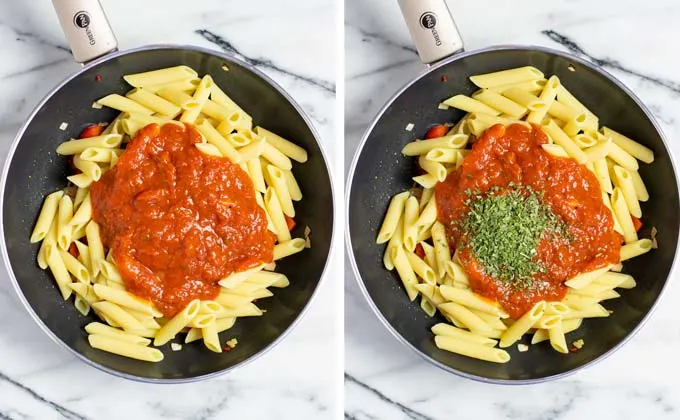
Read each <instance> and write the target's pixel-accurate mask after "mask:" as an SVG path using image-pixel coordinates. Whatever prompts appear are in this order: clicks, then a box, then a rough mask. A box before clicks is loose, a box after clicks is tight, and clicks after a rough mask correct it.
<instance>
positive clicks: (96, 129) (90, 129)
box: [80, 124, 104, 139]
mask: <svg viewBox="0 0 680 420" xmlns="http://www.w3.org/2000/svg"><path fill="white" fill-rule="evenodd" d="M102 131H104V127H102V126H101V125H99V124H92V125H88V126H87V127H85V129H84V130H83V132H82V133H80V138H81V139H87V138H90V137H95V136H98V135H100V134H101V133H102Z"/></svg>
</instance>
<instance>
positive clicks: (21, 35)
mask: <svg viewBox="0 0 680 420" xmlns="http://www.w3.org/2000/svg"><path fill="white" fill-rule="evenodd" d="M0 25H1V26H4V27H6V28H8V29H9V30H11V31H12V32H14V34H15V35H16V38H15V39H16V41H19V42H26V41H27V40H33V41H35V42H36V43H37V44H40V45H45V46H47V47H50V48H54V49H57V50H60V51H64V52H66V53H68V54H71V50H70V49H69V48H68V47H67V46H66V45H64V44H60V43H55V42H52V41H50V40H47V39H45V38H43V37H41V36H39V35H37V34H35V33H33V32H30V31H24V30H21V29H18V28H15V27H14V26H12V25H9V24H7V23H5V22H0Z"/></svg>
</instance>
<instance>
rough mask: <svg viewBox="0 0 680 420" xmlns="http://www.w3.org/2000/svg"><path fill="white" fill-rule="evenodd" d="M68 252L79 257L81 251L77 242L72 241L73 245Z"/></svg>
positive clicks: (74, 256)
mask: <svg viewBox="0 0 680 420" xmlns="http://www.w3.org/2000/svg"><path fill="white" fill-rule="evenodd" d="M68 253H69V254H71V255H73V258H78V256H79V255H80V252H78V247H77V246H76V244H75V243H73V242H72V243H71V246H69V247H68Z"/></svg>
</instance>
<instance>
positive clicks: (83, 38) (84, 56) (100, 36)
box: [52, 0, 118, 64]
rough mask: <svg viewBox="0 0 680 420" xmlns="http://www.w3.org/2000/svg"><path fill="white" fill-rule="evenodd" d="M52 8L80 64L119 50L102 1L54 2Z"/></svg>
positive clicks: (67, 0)
mask: <svg viewBox="0 0 680 420" xmlns="http://www.w3.org/2000/svg"><path fill="white" fill-rule="evenodd" d="M52 5H53V6H54V9H55V10H56V11H57V16H58V17H59V23H60V24H61V28H62V29H63V30H64V35H66V40H67V41H68V43H69V46H70V47H71V52H72V53H73V57H74V58H75V59H76V61H77V62H79V63H83V64H85V63H87V62H89V61H92V60H94V59H95V58H99V57H101V56H103V55H106V54H108V53H110V52H113V51H116V50H117V49H118V41H117V40H116V36H115V35H114V34H113V30H112V29H111V25H110V24H109V20H108V19H107V18H106V14H105V13H104V9H103V8H102V5H101V3H99V0H52Z"/></svg>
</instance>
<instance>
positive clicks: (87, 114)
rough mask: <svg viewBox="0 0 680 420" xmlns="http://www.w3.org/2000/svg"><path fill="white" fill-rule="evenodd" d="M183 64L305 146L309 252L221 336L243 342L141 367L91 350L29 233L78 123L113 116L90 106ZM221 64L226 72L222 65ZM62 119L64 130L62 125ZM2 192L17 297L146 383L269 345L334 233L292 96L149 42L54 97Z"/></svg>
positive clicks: (62, 181) (303, 211)
mask: <svg viewBox="0 0 680 420" xmlns="http://www.w3.org/2000/svg"><path fill="white" fill-rule="evenodd" d="M182 64H183V65H187V66H190V67H192V68H193V69H195V70H196V71H197V72H198V73H199V75H204V74H210V75H211V76H212V77H213V79H214V80H215V83H217V85H219V86H220V87H222V88H223V89H224V90H225V91H226V93H227V94H228V95H229V96H230V97H231V98H232V99H234V100H235V101H236V102H237V103H238V104H240V105H241V106H242V107H243V108H244V109H245V110H246V111H247V112H249V113H250V114H251V115H252V117H253V120H254V121H255V123H256V124H261V125H262V126H263V127H265V128H267V129H269V130H271V131H273V132H275V133H277V134H279V135H281V136H283V137H285V138H288V139H290V140H292V141H294V142H296V143H297V144H299V145H300V146H302V147H304V148H305V149H306V150H307V152H308V154H309V160H308V161H307V162H306V163H304V164H296V165H294V172H295V176H296V178H297V180H298V182H299V184H300V188H301V189H302V192H303V194H304V195H305V197H304V200H303V201H302V204H301V205H297V206H296V210H297V216H296V222H297V226H296V228H295V230H294V231H293V236H294V237H303V236H304V229H305V226H309V227H310V229H311V232H312V234H311V240H312V248H311V249H307V250H305V251H304V252H302V253H300V254H297V255H295V256H291V257H289V258H286V259H284V260H283V261H281V263H280V264H277V271H280V272H283V273H284V274H286V275H287V276H288V278H289V279H290V283H291V285H290V286H289V287H288V288H285V289H275V290H274V292H275V293H274V296H273V297H271V298H267V299H263V300H261V301H260V302H258V306H261V308H263V309H265V310H266V311H267V312H266V314H265V315H264V316H262V317H251V318H240V319H238V320H237V322H236V325H235V326H234V327H233V328H232V329H231V330H228V331H226V332H224V333H222V334H221V335H220V337H221V342H222V343H224V342H225V341H226V340H228V339H229V338H231V337H236V338H238V341H239V344H238V346H236V348H234V349H233V350H232V351H230V352H229V353H223V354H216V353H212V352H210V351H208V350H207V349H206V348H204V346H203V345H202V344H198V343H192V344H189V345H185V346H184V348H183V350H182V351H180V352H173V351H171V350H170V348H169V345H167V346H165V347H163V348H162V351H163V352H164V354H165V360H163V361H162V362H160V363H157V364H153V363H145V362H140V361H135V360H131V359H126V358H123V357H119V356H116V355H112V354H108V353H105V352H102V351H98V350H94V349H92V348H90V346H89V345H88V343H87V335H86V333H85V331H84V330H83V327H84V326H85V325H86V324H88V323H89V322H92V321H95V320H96V317H95V316H94V315H91V316H88V317H83V316H81V315H80V314H79V313H78V312H77V311H76V310H75V308H74V307H73V302H72V300H73V299H71V300H70V301H68V302H64V301H62V300H61V297H60V294H59V291H58V290H57V288H56V286H55V282H54V279H53V278H52V275H51V274H50V273H49V272H47V271H43V270H41V269H40V268H39V267H38V265H37V263H36V255H37V252H38V245H37V244H33V245H32V244H29V242H28V239H29V236H30V234H31V232H32V230H33V225H34V223H35V220H36V218H37V215H38V212H39V211H40V207H41V204H42V201H43V198H44V196H45V195H46V194H47V193H49V192H52V191H55V190H58V189H61V188H63V187H65V186H66V184H67V180H66V176H67V175H69V174H70V169H69V167H68V165H67V159H66V158H63V157H60V156H57V155H56V153H55V149H56V147H57V145H58V144H59V143H61V142H63V141H65V140H67V139H68V138H69V137H76V136H77V135H78V134H79V133H80V132H81V131H82V129H83V128H84V127H86V126H87V125H89V124H92V123H96V122H100V121H111V120H113V118H114V117H115V116H116V115H117V112H116V111H113V110H110V109H94V108H92V103H93V102H94V101H95V100H97V99H99V98H101V97H103V96H105V95H108V94H110V93H119V94H124V93H125V92H127V91H128V90H130V87H129V86H128V85H127V84H125V82H124V81H123V79H122V76H123V75H125V74H130V73H138V72H143V71H148V70H154V69H158V68H162V67H169V66H177V65H182ZM225 64H226V65H227V67H228V69H229V71H225V70H223V66H224V65H225ZM63 122H65V123H67V124H68V127H67V128H66V130H64V131H61V130H60V129H59V126H60V125H61V124H62V123H63ZM7 165H9V167H6V168H5V170H6V172H7V173H6V183H5V186H4V195H3V200H4V202H3V203H4V204H3V213H2V224H3V228H4V238H3V239H4V244H5V247H6V256H7V258H6V262H8V269H9V270H11V271H12V272H13V273H14V277H15V278H16V283H17V284H18V289H19V291H20V293H21V294H22V295H23V298H25V299H24V300H25V302H27V306H28V307H29V309H30V310H31V311H32V312H33V313H34V314H35V317H36V318H37V320H38V321H39V323H41V324H43V325H41V326H43V327H44V329H45V330H46V331H47V332H48V333H49V334H50V335H51V336H52V337H53V338H55V339H57V340H59V341H61V342H62V343H63V344H65V345H66V346H67V347H68V348H70V349H71V350H72V351H74V352H75V353H76V354H77V355H79V356H81V357H82V358H84V359H85V360H88V361H90V362H91V363H93V364H94V365H96V366H97V367H99V368H101V369H104V370H107V371H109V372H112V373H115V374H119V375H122V376H125V377H128V378H132V379H139V380H147V381H164V382H173V381H174V382H179V381H189V380H194V379H197V378H201V377H207V376H211V375H213V374H216V373H219V372H222V371H225V370H227V369H230V368H232V367H234V366H236V365H238V364H240V363H242V362H244V361H246V360H249V359H251V358H253V357H254V356H255V355H257V354H260V353H261V352H262V351H263V350H265V349H267V348H268V347H270V346H271V345H272V344H274V343H275V342H276V341H277V340H278V339H279V338H280V337H282V336H283V334H284V333H285V332H286V330H287V329H288V328H289V327H290V326H291V325H292V324H293V323H294V322H295V320H296V319H298V317H299V315H300V314H301V313H302V311H303V309H304V308H305V306H306V305H307V303H308V302H309V300H310V298H311V297H312V294H313V293H314V291H315V290H316V287H317V285H318V283H319V280H320V278H321V276H322V273H323V271H324V267H325V265H326V259H327V256H328V253H329V249H330V244H331V236H332V229H333V198H332V190H331V183H330V179H329V173H328V169H327V166H326V162H325V161H324V158H323V155H322V152H321V149H320V148H319V145H318V143H317V140H316V138H315V134H314V132H313V131H312V129H311V128H310V125H309V124H308V122H307V121H306V120H305V118H304V117H303V116H302V115H301V113H300V111H299V110H298V109H297V108H296V106H295V105H294V104H292V103H291V102H290V98H288V97H287V95H285V94H283V93H282V91H280V90H279V89H277V88H275V87H274V86H272V84H271V82H270V81H268V79H266V78H264V77H263V76H262V75H260V74H259V72H255V71H253V70H252V69H250V68H248V67H247V66H246V65H245V64H243V63H241V62H239V61H236V60H234V59H232V58H229V57H228V56H224V55H221V54H220V53H218V52H213V51H210V50H206V49H200V48H193V47H191V48H179V47H172V46H168V47H152V48H143V49H138V50H132V51H127V52H123V53H116V54H114V55H113V56H112V57H107V58H105V59H103V60H100V61H99V62H98V63H95V64H94V65H92V66H89V67H87V68H86V69H84V70H83V71H82V72H80V73H79V74H78V75H76V76H74V77H73V78H72V79H70V80H69V81H67V82H66V83H65V84H64V85H63V86H62V87H60V88H59V89H58V90H57V91H56V92H54V93H53V94H52V96H51V97H49V99H47V100H46V101H45V102H44V103H43V104H42V106H41V108H40V109H39V110H38V111H37V112H36V113H35V114H34V115H33V116H32V118H31V119H30V121H29V123H28V125H27V126H26V127H25V130H23V133H22V134H21V138H20V141H19V143H18V144H17V145H16V150H15V151H14V154H13V155H12V152H11V151H10V156H9V159H8V164H7Z"/></svg>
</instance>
